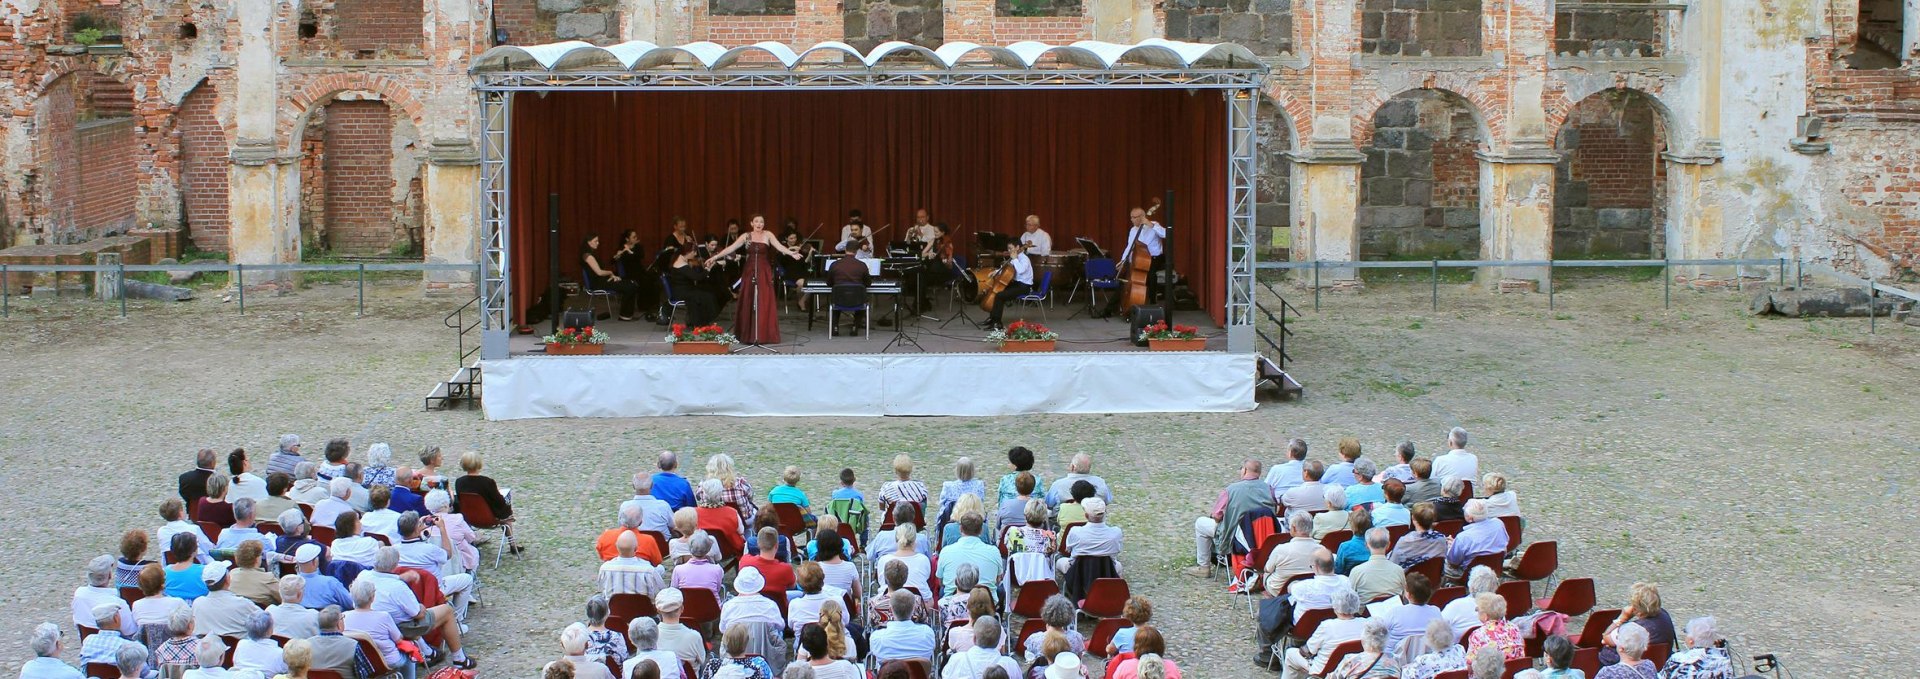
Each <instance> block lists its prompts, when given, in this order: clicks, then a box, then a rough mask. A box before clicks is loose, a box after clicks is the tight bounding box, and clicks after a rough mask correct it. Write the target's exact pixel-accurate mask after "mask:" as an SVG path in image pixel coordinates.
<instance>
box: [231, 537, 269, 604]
mask: <svg viewBox="0 0 1920 679" xmlns="http://www.w3.org/2000/svg"><path fill="white" fill-rule="evenodd" d="M260 544H261V543H260V541H259V540H248V541H246V542H242V543H240V547H239V548H238V549H235V550H233V569H232V570H229V571H227V589H229V590H231V591H232V592H233V593H234V594H236V595H238V596H239V597H240V598H242V599H246V600H247V602H248V603H251V604H253V605H255V606H259V607H261V608H266V607H268V606H272V605H274V604H277V603H280V578H278V577H275V576H274V574H273V572H269V571H266V570H263V568H265V566H263V565H262V564H261V559H260V554H261V550H260ZM274 556H275V557H276V558H275V559H274V562H275V563H274V564H273V566H272V568H275V569H276V572H277V569H278V568H279V565H280V564H279V559H278V558H277V557H278V556H279V555H277V554H276V555H274Z"/></svg>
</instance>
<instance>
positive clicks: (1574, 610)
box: [1533, 578, 1596, 617]
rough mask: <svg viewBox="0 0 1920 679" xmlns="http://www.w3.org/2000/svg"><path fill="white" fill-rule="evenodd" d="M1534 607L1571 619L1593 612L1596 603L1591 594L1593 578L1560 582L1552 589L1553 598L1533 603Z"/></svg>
mask: <svg viewBox="0 0 1920 679" xmlns="http://www.w3.org/2000/svg"><path fill="white" fill-rule="evenodd" d="M1533 603H1534V606H1536V607H1538V608H1543V609H1546V610H1549V611H1553V612H1555V613H1559V614H1561V615H1565V616H1567V617H1573V616H1577V615H1580V614H1582V613H1585V612H1587V611H1591V610H1593V606H1594V604H1595V603H1596V602H1595V600H1594V593H1593V578H1570V579H1567V580H1561V581H1560V586H1558V587H1555V588H1553V596H1550V597H1547V598H1545V599H1540V600H1538V601H1535V602H1533Z"/></svg>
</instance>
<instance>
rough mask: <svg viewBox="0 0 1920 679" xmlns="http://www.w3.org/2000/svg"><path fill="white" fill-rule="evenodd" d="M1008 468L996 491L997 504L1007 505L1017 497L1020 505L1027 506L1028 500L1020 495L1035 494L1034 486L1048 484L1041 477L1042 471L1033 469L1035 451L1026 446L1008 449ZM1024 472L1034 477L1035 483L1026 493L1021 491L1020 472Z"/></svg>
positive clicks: (1042, 486)
mask: <svg viewBox="0 0 1920 679" xmlns="http://www.w3.org/2000/svg"><path fill="white" fill-rule="evenodd" d="M1007 469H1008V471H1007V473H1006V474H1005V475H1004V476H1001V477H1000V485H999V488H998V489H997V490H995V492H994V500H993V501H994V504H995V505H996V506H1005V505H1006V503H1007V502H1009V501H1013V500H1016V499H1017V500H1018V501H1019V503H1020V506H1021V507H1025V506H1026V504H1027V501H1026V499H1025V498H1022V497H1020V496H1023V495H1025V496H1030V495H1033V489H1034V488H1044V487H1046V485H1047V483H1046V481H1044V480H1042V479H1041V478H1040V473H1039V472H1036V471H1034V470H1033V451H1031V450H1027V448H1026V446H1014V447H1012V448H1008V449H1007ZM1023 472H1024V473H1026V475H1027V476H1031V477H1033V485H1032V486H1030V487H1028V488H1027V491H1026V492H1024V493H1023V492H1020V474H1021V473H1023Z"/></svg>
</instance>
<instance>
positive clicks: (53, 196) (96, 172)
mask: <svg viewBox="0 0 1920 679" xmlns="http://www.w3.org/2000/svg"><path fill="white" fill-rule="evenodd" d="M109 70H111V69H109ZM30 101H31V102H32V111H33V113H32V116H31V118H30V121H29V122H28V123H27V125H26V126H24V127H25V130H23V131H25V132H28V135H27V137H28V140H29V145H30V149H31V158H30V160H28V161H27V163H26V164H25V167H24V168H23V172H22V177H21V185H20V186H19V187H18V190H20V191H22V192H23V193H25V194H27V197H26V199H25V200H24V201H23V203H24V204H23V205H22V208H23V212H24V213H25V214H23V215H21V217H24V218H25V219H26V221H27V222H28V223H29V229H31V230H32V231H33V232H35V233H34V236H33V237H34V238H35V239H36V240H39V241H40V242H52V243H69V242H78V241H82V240H87V239H90V238H94V237H98V236H103V235H109V234H118V233H125V232H127V231H128V230H131V229H132V228H133V227H134V226H135V224H136V223H137V215H138V209H139V201H140V186H141V184H142V182H140V180H139V159H140V154H141V153H142V146H141V142H140V139H139V129H140V122H139V121H140V118H139V117H138V115H137V113H138V109H139V108H140V106H139V104H140V102H139V100H138V99H137V98H136V95H135V92H134V89H133V88H132V87H129V86H128V85H127V84H126V83H125V82H124V81H122V80H121V79H119V78H115V77H114V76H112V75H111V74H109V73H107V72H103V71H99V70H95V69H92V68H87V67H85V66H84V65H75V64H64V63H63V64H58V65H57V66H56V67H55V68H53V69H51V70H50V71H49V72H48V73H47V74H45V75H44V76H43V77H42V79H41V82H39V83H38V85H37V86H36V87H35V88H34V93H33V96H32V98H31V99H30Z"/></svg>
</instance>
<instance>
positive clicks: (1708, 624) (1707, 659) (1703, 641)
mask: <svg viewBox="0 0 1920 679" xmlns="http://www.w3.org/2000/svg"><path fill="white" fill-rule="evenodd" d="M1623 627H1624V625H1623ZM1615 633H1616V634H1617V633H1618V630H1615ZM1722 639H1724V637H1722V636H1721V634H1720V628H1719V623H1718V622H1717V621H1715V620H1714V619H1713V617H1712V616H1706V617H1700V618H1694V619H1692V620H1689V621H1687V631H1686V641H1687V650H1684V651H1681V652H1679V653H1675V654H1672V655H1669V656H1667V665H1666V667H1663V668H1661V669H1660V676H1661V678H1662V679H1733V676H1734V670H1733V658H1732V657H1730V656H1729V655H1728V654H1727V649H1726V648H1725V647H1723V646H1721V645H1720V642H1721V640H1722Z"/></svg>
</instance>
